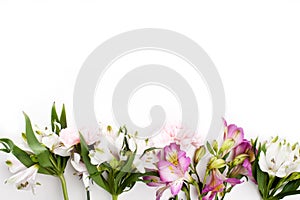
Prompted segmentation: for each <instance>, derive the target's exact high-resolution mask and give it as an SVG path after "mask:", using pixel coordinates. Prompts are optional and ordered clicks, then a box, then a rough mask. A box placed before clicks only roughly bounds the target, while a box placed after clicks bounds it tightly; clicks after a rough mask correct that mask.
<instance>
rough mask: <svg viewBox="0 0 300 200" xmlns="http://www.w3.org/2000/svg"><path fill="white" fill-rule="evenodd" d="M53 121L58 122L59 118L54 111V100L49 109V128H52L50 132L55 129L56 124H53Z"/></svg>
mask: <svg viewBox="0 0 300 200" xmlns="http://www.w3.org/2000/svg"><path fill="white" fill-rule="evenodd" d="M55 122H57V123H59V118H58V115H57V112H56V107H55V102H54V103H53V105H52V109H51V128H52V132H54V131H55V130H57V128H56V126H55Z"/></svg>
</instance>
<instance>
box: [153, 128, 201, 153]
mask: <svg viewBox="0 0 300 200" xmlns="http://www.w3.org/2000/svg"><path fill="white" fill-rule="evenodd" d="M151 142H152V144H153V146H156V147H159V148H163V147H165V146H167V145H169V144H171V143H176V144H178V145H180V147H181V148H182V149H184V150H188V148H190V147H191V146H193V147H195V148H198V147H199V146H200V145H201V139H200V135H199V134H197V133H196V132H192V131H190V130H188V129H186V128H185V127H183V126H182V125H176V124H175V125H167V126H165V127H164V129H163V130H162V132H161V133H160V134H158V135H157V136H155V137H154V138H151Z"/></svg>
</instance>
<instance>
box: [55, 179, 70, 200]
mask: <svg viewBox="0 0 300 200" xmlns="http://www.w3.org/2000/svg"><path fill="white" fill-rule="evenodd" d="M58 178H59V180H60V182H61V188H62V191H63V194H64V200H69V196H68V191H67V184H66V179H65V177H64V175H63V174H61V175H59V176H58Z"/></svg>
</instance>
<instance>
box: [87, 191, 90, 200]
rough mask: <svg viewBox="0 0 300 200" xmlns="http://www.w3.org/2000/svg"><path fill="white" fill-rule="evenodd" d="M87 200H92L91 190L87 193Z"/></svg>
mask: <svg viewBox="0 0 300 200" xmlns="http://www.w3.org/2000/svg"><path fill="white" fill-rule="evenodd" d="M86 199H87V200H90V199H91V194H90V191H89V190H87V191H86Z"/></svg>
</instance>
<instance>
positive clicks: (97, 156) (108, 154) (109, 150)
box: [89, 137, 119, 165]
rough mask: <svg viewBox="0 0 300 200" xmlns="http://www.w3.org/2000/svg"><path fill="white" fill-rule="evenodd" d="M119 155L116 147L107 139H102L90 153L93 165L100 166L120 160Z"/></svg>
mask: <svg viewBox="0 0 300 200" xmlns="http://www.w3.org/2000/svg"><path fill="white" fill-rule="evenodd" d="M118 154H119V153H118V149H117V148H116V146H114V144H112V143H111V142H109V141H108V140H107V138H105V137H102V139H100V141H99V142H97V143H96V144H95V146H94V149H93V150H91V151H90V153H89V156H90V158H91V163H92V164H93V165H100V164H102V163H104V162H110V161H112V160H114V159H118V158H119V155H118Z"/></svg>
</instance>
